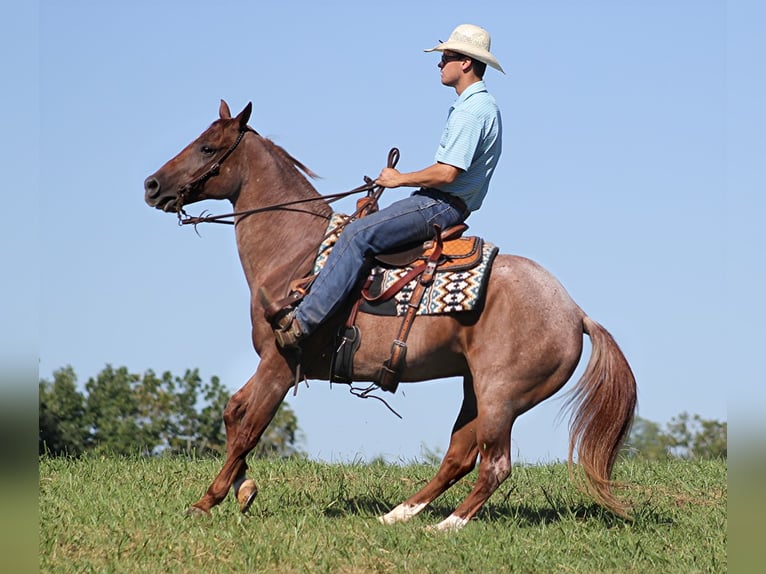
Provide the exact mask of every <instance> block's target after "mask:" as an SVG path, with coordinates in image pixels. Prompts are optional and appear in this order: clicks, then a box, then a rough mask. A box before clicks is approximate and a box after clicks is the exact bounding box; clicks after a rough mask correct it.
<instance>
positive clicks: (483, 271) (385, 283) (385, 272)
mask: <svg viewBox="0 0 766 574" xmlns="http://www.w3.org/2000/svg"><path fill="white" fill-rule="evenodd" d="M344 219H347V216H345V215H342V214H334V215H333V217H332V219H331V221H330V223H329V225H328V233H327V239H325V241H324V242H323V243H322V245H320V246H319V250H318V252H317V257H316V260H315V262H314V273H319V271H321V269H322V268H323V267H324V264H325V263H326V261H327V257H328V256H329V254H330V252H331V251H332V248H333V246H334V245H335V243H336V241H337V239H338V234H336V233H332V231H333V230H334V229H336V228H337V226H338V224H339V223H341V222H342V221H343V220H344ZM451 243H453V242H448V243H445V250H444V255H445V257H446V259H447V264H446V265H444V267H445V269H444V270H441V268H440V269H438V270H437V272H436V276H435V278H434V281H433V282H432V283H431V284H430V285H429V286H428V287H427V289H426V291H425V293H424V295H423V299H422V301H421V304H420V307H419V308H418V311H417V314H418V315H441V314H444V313H458V312H461V311H471V310H473V309H475V308H476V307H477V306H478V305H479V303H480V302H481V300H482V298H483V297H484V292H485V290H486V283H487V278H488V277H489V271H490V269H491V267H492V262H493V260H494V258H495V256H496V255H497V253H498V248H497V247H496V246H495V245H493V244H492V243H490V242H488V241H484V240H482V239H480V238H477V237H465V238H461V239H458V240H455V242H454V245H461V246H463V245H467V246H469V247H468V248H467V249H468V250H469V251H470V250H479V251H480V253H476V257H475V258H474V259H475V262H476V263H475V264H474V265H473V266H471V267H470V268H466V266H465V265H460V264H452V265H450V262H451V261H450V259H451V258H452V259H453V260H454V263H459V261H458V260H459V259H461V258H464V255H465V254H464V253H460V254H459V253H457V252H456V253H454V254H453V255H451V252H450V249H449V248H448V247H447V246H449V245H450V244H451ZM411 270H412V267H409V266H408V267H389V266H384V265H378V266H376V267H374V268H373V269H372V271H371V275H372V284H371V285H370V286H369V288H368V292H369V294H370V295H378V294H380V293H383V292H385V291H386V290H387V289H389V288H390V287H391V286H393V285H394V284H396V283H397V282H399V281H401V280H403V278H404V277H405V276H406V275H407V274H408V273H409V272H410V271H411ZM417 281H418V278H415V279H413V280H412V281H410V282H409V283H407V284H405V285H404V287H403V288H402V289H400V290H399V291H398V292H397V293H396V294H395V295H394V296H393V297H392V298H390V299H388V300H385V301H377V302H375V301H373V302H370V301H366V300H364V301H363V302H362V304H361V306H360V307H359V310H360V311H361V312H363V313H370V314H374V315H386V316H404V315H405V313H406V312H407V306H408V304H409V302H410V299H411V297H412V292H413V290H414V288H415V285H416V282H417Z"/></svg>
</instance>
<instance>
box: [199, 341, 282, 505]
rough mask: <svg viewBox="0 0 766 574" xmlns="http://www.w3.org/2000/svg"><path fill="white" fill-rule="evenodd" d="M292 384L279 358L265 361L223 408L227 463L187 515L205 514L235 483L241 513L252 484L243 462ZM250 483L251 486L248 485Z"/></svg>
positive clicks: (250, 496)
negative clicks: (243, 491)
mask: <svg viewBox="0 0 766 574" xmlns="http://www.w3.org/2000/svg"><path fill="white" fill-rule="evenodd" d="M292 382H293V378H292V373H291V370H290V368H289V367H288V365H287V363H286V362H285V360H284V359H283V358H282V357H280V356H279V355H274V356H273V358H271V359H270V358H267V357H264V358H262V360H261V363H260V365H259V366H258V369H257V370H256V372H255V374H254V375H253V376H252V377H251V378H250V380H249V381H248V382H247V383H246V384H245V386H244V387H242V389H241V390H240V391H238V392H237V393H236V394H235V395H234V396H233V397H232V400H231V401H230V402H229V404H228V405H227V407H226V412H225V416H224V420H225V422H226V461H225V462H224V464H223V468H221V471H220V472H219V473H218V475H217V476H216V477H215V480H213V482H212V484H211V485H210V486H209V487H208V489H207V492H206V493H205V495H204V496H203V497H202V498H200V499H199V500H198V501H197V502H195V503H194V504H193V505H192V506H191V508H189V514H208V513H209V512H210V509H211V508H212V507H213V506H216V505H217V504H220V503H221V502H222V501H223V499H224V498H226V495H227V494H228V492H229V490H230V489H231V487H232V486H233V485H235V483H236V487H237V489H238V490H239V489H242V488H244V489H245V490H246V491H247V492H246V493H244V495H243V497H242V498H243V499H244V501H245V503H246V504H243V500H240V505H241V506H242V507H243V508H242V509H243V511H245V510H246V508H245V506H249V503H250V502H251V501H252V497H253V496H254V494H255V492H254V488H255V483H253V482H252V481H249V480H246V479H245V470H246V469H247V464H246V463H245V458H246V457H247V455H248V454H249V453H250V451H252V450H253V448H255V445H256V444H258V440H259V439H260V438H261V435H262V434H263V431H265V430H266V427H268V426H269V423H270V422H271V420H272V419H273V418H274V415H275V414H276V412H277V409H278V408H279V405H280V403H281V402H282V400H283V399H284V398H285V395H286V394H287V391H288V389H289V388H290V386H291V384H292ZM250 483H252V484H250Z"/></svg>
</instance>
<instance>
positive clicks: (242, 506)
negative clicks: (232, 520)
mask: <svg viewBox="0 0 766 574" xmlns="http://www.w3.org/2000/svg"><path fill="white" fill-rule="evenodd" d="M256 496H258V486H256V484H255V481H254V480H253V479H252V478H246V479H245V480H243V481H242V484H240V485H239V488H238V489H237V502H239V511H240V512H241V513H242V514H246V513H247V511H248V510H250V505H252V504H253V501H254V500H255V497H256Z"/></svg>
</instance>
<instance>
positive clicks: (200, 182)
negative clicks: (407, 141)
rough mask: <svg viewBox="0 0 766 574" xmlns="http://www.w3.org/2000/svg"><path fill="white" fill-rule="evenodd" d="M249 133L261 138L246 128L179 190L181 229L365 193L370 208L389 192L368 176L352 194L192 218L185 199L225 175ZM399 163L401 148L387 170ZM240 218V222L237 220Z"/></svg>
mask: <svg viewBox="0 0 766 574" xmlns="http://www.w3.org/2000/svg"><path fill="white" fill-rule="evenodd" d="M247 132H253V133H254V134H258V132H256V131H255V130H254V129H252V128H250V127H245V128H243V129H241V130H240V131H239V134H238V135H237V139H236V140H235V141H234V143H233V144H232V145H231V146H230V147H229V149H227V150H226V151H225V152H224V153H223V155H222V156H221V157H220V158H218V159H217V160H216V161H215V163H213V165H211V166H210V167H209V168H208V169H207V171H205V172H204V173H203V174H202V175H200V176H199V177H197V178H196V179H193V180H192V181H191V182H189V183H187V184H186V185H184V186H182V187H181V188H179V190H178V193H177V198H178V205H179V208H178V224H179V225H194V227H195V228H196V227H197V225H199V224H200V223H225V224H228V225H236V224H237V223H238V222H239V221H241V219H242V218H245V217H248V216H250V215H255V214H256V213H264V212H268V211H278V210H281V209H286V208H289V207H292V206H294V205H300V204H303V203H310V202H313V201H325V202H327V203H333V202H334V201H338V200H339V199H343V198H344V197H348V196H350V195H354V194H357V193H364V192H366V193H367V194H368V195H369V197H370V198H371V201H370V202H368V204H367V205H368V206H369V204H372V205H376V204H377V202H378V199H380V196H381V195H382V194H383V190H384V189H385V188H384V187H383V186H380V185H375V183H374V181H373V180H372V179H371V178H369V177H367V176H365V177H364V180H365V183H364V184H363V185H360V186H359V187H355V188H354V189H351V190H349V191H343V192H340V193H332V194H329V195H319V196H317V197H309V198H305V199H295V200H292V201H285V202H282V203H275V204H272V205H266V206H264V207H256V208H254V209H248V210H245V211H234V212H232V213H224V214H220V215H199V216H196V217H195V216H191V215H189V214H188V213H186V211H184V209H183V204H184V201H183V200H184V196H185V195H186V194H187V193H188V192H189V191H194V190H196V189H198V188H200V187H203V186H204V185H205V183H206V182H207V180H209V179H210V178H212V177H215V176H216V175H218V174H219V173H220V171H221V164H222V163H223V162H224V160H226V158H228V157H229V156H230V155H231V154H232V153H234V150H236V149H237V146H239V144H240V142H241V141H242V138H243V137H244V135H245V133H247ZM398 161H399V150H398V149H397V148H391V151H389V152H388V163H387V166H388V167H390V168H393V167H396V164H397V162H398ZM365 209H369V207H365ZM361 210H362V208H360V209H358V210H357V211H361ZM358 215H359V214H358V213H354V215H353V216H351V218H350V219H349V220H351V219H355V218H356V217H357V216H358ZM237 218H239V220H237Z"/></svg>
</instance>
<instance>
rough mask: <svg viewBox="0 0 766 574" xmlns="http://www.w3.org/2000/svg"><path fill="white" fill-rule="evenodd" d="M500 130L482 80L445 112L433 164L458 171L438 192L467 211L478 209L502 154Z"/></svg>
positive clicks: (498, 119) (467, 90)
mask: <svg viewBox="0 0 766 574" xmlns="http://www.w3.org/2000/svg"><path fill="white" fill-rule="evenodd" d="M502 134H503V126H502V122H501V120H500V109H499V108H498V107H497V103H496V102H495V98H494V97H492V96H491V95H490V94H489V92H487V86H486V85H485V84H484V81H483V80H480V81H478V82H476V83H474V84H471V85H470V86H468V87H467V88H466V89H465V90H464V91H463V93H462V94H460V97H458V99H457V100H455V103H454V104H452V106H451V107H450V109H449V114H448V116H447V125H446V126H445V127H444V132H443V133H442V137H441V140H440V141H439V149H438V150H437V151H436V161H437V162H439V163H446V164H449V165H452V166H454V167H457V168H458V169H460V170H461V171H460V174H459V175H458V176H457V178H456V179H455V181H453V182H452V183H450V184H446V185H442V186H440V187H439V189H440V190H441V191H443V192H445V193H449V194H451V195H454V196H457V197H459V198H460V199H462V200H463V201H464V202H465V204H466V206H467V207H468V209H469V210H470V211H476V210H477V209H479V207H481V203H482V201H484V197H485V196H486V195H487V190H488V189H489V180H490V178H491V177H492V173H493V172H494V171H495V166H496V165H497V161H498V159H500V152H501V150H502V143H501V139H502Z"/></svg>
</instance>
